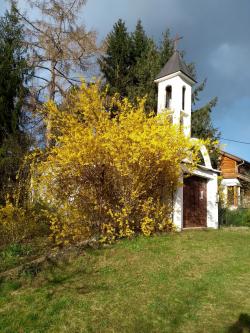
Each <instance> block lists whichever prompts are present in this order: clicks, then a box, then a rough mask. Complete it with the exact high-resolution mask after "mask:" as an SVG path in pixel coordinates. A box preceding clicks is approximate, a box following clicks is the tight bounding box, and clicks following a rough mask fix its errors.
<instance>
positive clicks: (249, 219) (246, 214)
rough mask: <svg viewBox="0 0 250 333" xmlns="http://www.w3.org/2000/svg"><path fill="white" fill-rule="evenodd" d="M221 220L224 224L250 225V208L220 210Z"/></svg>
mask: <svg viewBox="0 0 250 333" xmlns="http://www.w3.org/2000/svg"><path fill="white" fill-rule="evenodd" d="M220 221H221V224H222V225H224V226H245V227H250V209H246V208H238V209H234V210H230V209H228V208H222V209H221V210H220Z"/></svg>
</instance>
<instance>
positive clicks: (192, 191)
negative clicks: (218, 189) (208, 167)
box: [183, 176, 207, 228]
mask: <svg viewBox="0 0 250 333" xmlns="http://www.w3.org/2000/svg"><path fill="white" fill-rule="evenodd" d="M206 226H207V180H206V179H204V178H201V177H197V176H191V177H188V178H185V179H184V188H183V228H191V227H206Z"/></svg>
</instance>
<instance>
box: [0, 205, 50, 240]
mask: <svg viewBox="0 0 250 333" xmlns="http://www.w3.org/2000/svg"><path fill="white" fill-rule="evenodd" d="M48 232H49V217H48V212H47V211H46V210H45V209H41V207H40V206H39V207H37V206H36V205H34V206H32V207H30V208H28V209H24V208H22V207H16V206H14V205H13V204H12V203H10V202H8V201H7V202H6V204H5V206H2V207H0V246H1V245H6V244H11V243H17V242H21V241H23V240H25V239H30V238H32V237H34V236H42V235H45V234H47V235H48Z"/></svg>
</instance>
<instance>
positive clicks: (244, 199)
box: [220, 151, 250, 209]
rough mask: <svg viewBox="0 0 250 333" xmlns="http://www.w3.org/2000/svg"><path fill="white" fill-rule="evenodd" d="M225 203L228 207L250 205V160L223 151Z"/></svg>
mask: <svg viewBox="0 0 250 333" xmlns="http://www.w3.org/2000/svg"><path fill="white" fill-rule="evenodd" d="M220 170H221V176H222V178H223V179H222V183H221V185H222V187H223V194H224V195H223V203H224V206H226V207H228V208H232V209H234V208H238V207H243V208H249V207H250V162H248V161H246V160H244V159H242V158H240V157H238V156H235V155H232V154H229V153H227V152H225V151H222V152H221V158H220Z"/></svg>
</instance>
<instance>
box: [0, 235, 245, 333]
mask: <svg viewBox="0 0 250 333" xmlns="http://www.w3.org/2000/svg"><path fill="white" fill-rule="evenodd" d="M249 327H250V231H249V230H239V229H237V230H234V229H233V230H232V229H225V230H219V231H186V232H182V233H180V234H172V235H164V236H155V237H152V238H144V237H139V238H136V239H134V240H130V241H129V240H124V241H120V242H118V243H116V244H114V245H112V246H110V247H107V248H104V249H99V250H93V249H90V250H88V251H87V252H85V253H83V254H82V255H81V256H79V257H78V258H77V259H74V260H71V261H70V262H65V263H61V264H60V265H59V266H58V267H54V268H48V269H46V270H44V271H43V272H41V273H39V275H38V276H36V277H35V278H34V277H33V278H32V277H31V276H29V275H26V276H22V277H20V279H18V280H12V281H5V282H4V281H2V282H1V284H0V332H1V333H4V332H9V333H21V332H22V333H28V332H36V333H39V332H54V333H60V332H69V333H79V332H174V333H177V332H180V333H181V332H182V333H184V332H185V333H191V332H192V333H193V332H194V333H195V332H197V333H198V332H199V333H201V332H204V333H205V332H206V333H208V332H214V333H220V332H230V333H236V332H249Z"/></svg>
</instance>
